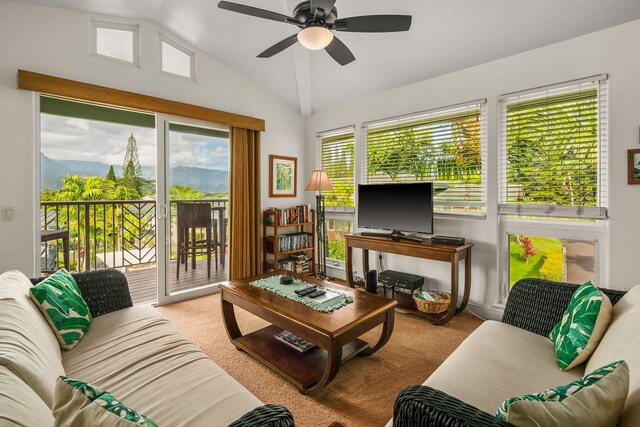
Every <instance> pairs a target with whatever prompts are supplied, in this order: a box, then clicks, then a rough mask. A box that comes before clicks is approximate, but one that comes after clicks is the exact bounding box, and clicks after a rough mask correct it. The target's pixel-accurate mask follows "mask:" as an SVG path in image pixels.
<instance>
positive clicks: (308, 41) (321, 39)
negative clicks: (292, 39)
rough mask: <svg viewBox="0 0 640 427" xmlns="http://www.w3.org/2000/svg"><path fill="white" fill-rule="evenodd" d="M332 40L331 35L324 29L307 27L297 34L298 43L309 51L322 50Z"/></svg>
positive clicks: (329, 31)
mask: <svg viewBox="0 0 640 427" xmlns="http://www.w3.org/2000/svg"><path fill="white" fill-rule="evenodd" d="M332 40H333V33H332V32H331V30H329V29H328V28H325V27H320V26H314V27H307V28H304V29H302V30H301V31H300V32H299V33H298V41H299V42H300V44H301V45H302V46H304V47H306V48H307V49H309V50H320V49H324V48H325V47H327V46H329V43H331V41H332Z"/></svg>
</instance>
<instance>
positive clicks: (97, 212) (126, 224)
mask: <svg viewBox="0 0 640 427" xmlns="http://www.w3.org/2000/svg"><path fill="white" fill-rule="evenodd" d="M178 202H198V203H200V202H202V203H209V204H210V205H211V206H221V207H224V208H225V210H224V211H225V212H226V207H227V203H228V200H227V199H197V200H172V201H171V209H170V220H171V223H172V230H173V228H174V225H175V218H176V207H175V204H176V203H178ZM156 219H157V209H156V201H155V200H95V201H94V200H91V201H61V202H57V201H46V202H42V203H41V204H40V223H41V228H42V229H43V230H69V252H70V253H69V256H70V264H71V265H70V266H69V269H70V270H71V271H89V270H96V269H100V268H106V267H129V266H135V265H144V264H150V263H154V262H156V260H157V259H156V231H157V229H156V227H157V225H156ZM172 234H173V233H172ZM57 252H59V250H58V251H57ZM45 253H46V250H45ZM61 255H62V254H59V256H58V259H59V260H61V259H62V256H61ZM172 255H173V254H172ZM172 258H173V256H172Z"/></svg>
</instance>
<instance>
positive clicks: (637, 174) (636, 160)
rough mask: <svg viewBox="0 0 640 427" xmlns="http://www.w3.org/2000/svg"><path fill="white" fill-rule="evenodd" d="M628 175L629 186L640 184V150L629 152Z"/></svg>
mask: <svg viewBox="0 0 640 427" xmlns="http://www.w3.org/2000/svg"><path fill="white" fill-rule="evenodd" d="M627 174H628V177H629V178H628V181H627V182H628V183H629V184H640V148H635V149H633V150H629V151H627Z"/></svg>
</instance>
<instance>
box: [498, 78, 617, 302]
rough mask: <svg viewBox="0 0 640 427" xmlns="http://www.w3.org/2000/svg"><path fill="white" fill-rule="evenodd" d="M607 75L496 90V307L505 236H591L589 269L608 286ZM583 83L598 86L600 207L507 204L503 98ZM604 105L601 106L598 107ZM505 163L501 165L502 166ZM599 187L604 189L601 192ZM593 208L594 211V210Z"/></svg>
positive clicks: (503, 280) (502, 292) (506, 275)
mask: <svg viewBox="0 0 640 427" xmlns="http://www.w3.org/2000/svg"><path fill="white" fill-rule="evenodd" d="M607 79H608V76H607V74H601V75H598V76H593V77H587V78H584V79H577V80H571V81H568V82H563V83H557V84H553V85H548V86H542V87H538V88H533V89H529V90H524V91H519V92H512V93H508V94H505V95H501V96H500V97H499V99H498V115H499V117H498V119H499V135H498V144H499V157H498V162H499V165H498V208H499V209H498V215H497V216H498V230H499V237H498V265H499V276H500V277H499V284H498V297H499V298H498V301H499V302H498V306H501V305H502V304H504V303H505V302H506V301H507V299H508V297H509V281H510V271H509V270H510V265H509V263H510V257H509V235H510V234H518V235H530V236H540V237H550V238H557V239H575V240H585V241H592V242H594V244H595V247H594V258H595V259H594V273H593V280H594V282H595V283H596V284H597V285H598V286H600V287H607V286H608V285H607V284H606V283H604V282H603V281H604V280H606V278H607V277H609V274H608V268H609V258H608V257H609V250H608V245H609V240H608V239H609V223H608V221H607V212H606V209H607V207H606V206H607V195H608V191H609V190H608V184H609V177H608V174H609V169H610V168H609V165H608V164H607V162H608V155H607V153H608V149H609V138H608V126H607V125H606V123H607V122H608V114H609V107H608V102H607V98H608V87H607V84H608V83H607ZM585 83H587V84H588V83H593V84H594V85H596V88H597V89H598V92H597V93H598V103H597V107H598V111H597V117H598V188H599V189H598V198H599V199H601V200H602V201H603V203H600V204H602V205H604V206H600V207H598V208H594V207H591V208H590V209H588V210H587V215H582V213H583V212H584V209H583V208H581V207H578V206H564V205H558V206H549V205H518V204H508V205H507V204H506V203H505V196H506V191H505V187H506V184H507V183H506V178H507V177H506V155H507V146H506V143H507V138H506V123H504V122H503V121H504V119H505V118H506V110H507V105H508V103H507V102H506V101H507V100H508V99H513V98H514V97H516V96H520V97H522V98H525V99H526V98H529V99H536V97H535V96H534V95H535V94H540V93H542V92H545V91H554V90H558V93H559V94H560V93H571V92H572V91H577V90H578V89H573V90H566V91H565V92H563V89H565V88H570V87H576V86H580V85H581V84H585ZM603 110H604V111H603ZM503 162H504V165H505V166H504V168H503ZM601 192H603V194H601ZM594 213H595V214H594ZM567 218H570V219H587V220H589V221H571V220H566V219H567Z"/></svg>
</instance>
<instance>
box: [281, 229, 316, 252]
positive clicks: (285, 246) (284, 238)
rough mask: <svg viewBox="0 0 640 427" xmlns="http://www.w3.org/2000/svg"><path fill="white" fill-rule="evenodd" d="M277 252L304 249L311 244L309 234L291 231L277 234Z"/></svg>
mask: <svg viewBox="0 0 640 427" xmlns="http://www.w3.org/2000/svg"><path fill="white" fill-rule="evenodd" d="M277 245H278V252H286V251H292V250H294V249H305V248H308V247H311V246H312V242H311V235H310V234H308V233H292V234H285V235H281V236H278V241H277Z"/></svg>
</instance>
